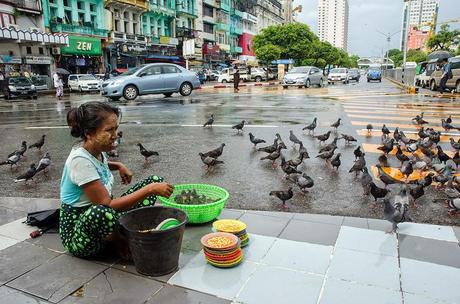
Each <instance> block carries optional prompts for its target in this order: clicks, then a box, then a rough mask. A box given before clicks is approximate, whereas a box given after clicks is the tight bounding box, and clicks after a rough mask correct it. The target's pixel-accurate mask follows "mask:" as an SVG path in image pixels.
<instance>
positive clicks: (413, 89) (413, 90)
mask: <svg viewBox="0 0 460 304" xmlns="http://www.w3.org/2000/svg"><path fill="white" fill-rule="evenodd" d="M383 78H385V79H386V80H388V81H390V82H391V83H393V84H395V85H397V86H398V87H400V88H401V89H404V90H407V92H408V93H410V94H419V95H423V96H426V97H433V98H460V94H455V93H444V94H442V95H441V94H434V93H423V92H419V90H418V88H417V87H413V86H408V85H406V84H403V83H400V82H398V81H396V80H394V79H392V78H389V77H387V76H384V77H383Z"/></svg>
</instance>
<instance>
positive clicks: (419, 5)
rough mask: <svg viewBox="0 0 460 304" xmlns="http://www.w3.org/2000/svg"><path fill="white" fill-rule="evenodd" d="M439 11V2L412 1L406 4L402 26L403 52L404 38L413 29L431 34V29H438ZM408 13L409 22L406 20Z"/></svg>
mask: <svg viewBox="0 0 460 304" xmlns="http://www.w3.org/2000/svg"><path fill="white" fill-rule="evenodd" d="M438 10H439V0H411V1H409V2H405V3H404V7H403V16H402V25H401V50H403V49H404V38H405V36H406V32H407V30H408V29H409V31H411V29H412V28H413V27H416V28H417V30H420V31H424V32H429V31H430V29H431V28H432V29H433V30H435V29H436V21H437V16H438ZM408 11H409V12H408ZM407 12H408V13H409V16H408V20H406V16H407ZM407 35H409V33H407Z"/></svg>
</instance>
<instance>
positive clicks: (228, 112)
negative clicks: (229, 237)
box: [0, 81, 460, 223]
mask: <svg viewBox="0 0 460 304" xmlns="http://www.w3.org/2000/svg"><path fill="white" fill-rule="evenodd" d="M91 100H103V98H101V97H100V96H99V95H96V94H92V95H91V94H89V95H79V94H74V95H71V96H66V97H65V98H64V99H63V100H62V101H56V100H55V98H54V97H53V96H41V97H40V98H39V100H38V101H31V100H26V101H16V102H13V103H7V102H5V101H0V131H1V133H0V142H1V143H2V145H1V147H0V155H2V156H6V155H7V154H8V153H10V152H12V151H13V150H15V149H16V148H17V147H18V146H19V144H20V142H21V140H26V141H28V142H34V141H36V140H38V138H39V137H40V136H41V135H42V134H47V135H48V137H47V143H46V145H45V148H44V150H46V151H49V152H50V153H51V156H52V159H53V167H52V169H51V171H50V173H49V177H44V176H41V175H40V176H39V178H37V185H36V186H35V185H33V184H32V185H31V186H24V185H22V184H14V183H13V182H12V180H13V178H14V177H15V176H16V175H17V174H18V172H10V170H9V169H8V168H7V167H5V166H4V167H0V183H1V185H2V190H1V191H0V195H2V196H29V197H56V198H57V197H58V196H59V179H60V175H61V172H62V166H63V163H64V161H65V159H66V157H67V155H68V153H69V150H70V148H71V146H72V144H74V143H76V140H75V139H74V138H72V137H71V136H70V134H69V132H68V129H67V127H66V123H65V116H66V112H67V111H68V109H69V108H70V107H73V106H77V105H79V104H80V103H82V102H87V101H91ZM116 104H117V105H118V106H119V107H120V108H121V109H122V113H123V118H122V125H121V126H120V130H122V131H123V132H124V138H123V141H122V144H121V147H120V149H119V152H120V158H119V160H120V161H122V162H124V163H125V164H126V165H128V167H129V168H131V170H132V171H133V172H134V173H135V178H136V179H140V178H143V177H146V176H147V175H149V174H158V175H161V176H163V177H165V179H166V180H167V181H170V182H172V183H210V184H216V185H219V186H222V187H224V188H226V189H227V190H228V191H229V192H230V199H229V201H228V203H227V205H226V206H227V207H230V208H242V209H258V210H282V208H281V204H280V203H279V201H277V200H276V199H274V198H271V197H270V196H269V195H268V193H269V192H270V191H271V190H281V189H286V188H287V187H289V186H290V184H289V183H288V182H286V181H284V180H283V179H282V178H283V172H282V171H281V169H276V170H274V169H272V167H271V164H270V162H268V161H267V162H264V161H260V157H262V156H264V154H263V153H261V152H255V151H254V150H253V149H252V144H251V143H250V142H249V139H248V135H247V134H248V133H249V132H252V133H254V135H255V136H256V137H258V138H263V139H265V140H267V142H268V143H272V141H273V138H274V134H275V133H277V132H278V133H280V134H281V136H282V138H283V139H284V141H285V142H286V144H287V146H288V149H287V150H284V151H283V152H284V155H285V156H286V158H287V159H289V158H291V157H294V156H296V155H297V153H298V151H297V150H296V149H293V148H292V145H291V144H290V142H289V140H288V137H289V130H293V131H294V133H295V134H296V135H297V136H298V137H299V138H300V139H301V140H302V141H303V142H304V144H305V146H306V147H307V149H308V151H309V153H310V157H311V158H310V159H308V160H306V161H305V162H304V164H303V165H301V166H300V167H299V169H301V170H302V171H304V172H307V173H308V175H309V176H311V177H312V178H313V179H314V180H315V186H314V188H313V189H312V190H311V192H310V193H309V194H306V195H304V194H301V193H300V192H299V191H298V189H297V188H296V187H294V191H295V195H294V197H293V199H291V200H290V201H289V202H288V206H289V209H288V211H292V212H311V213H328V214H338V215H350V216H362V217H378V218H380V217H381V216H382V212H381V208H379V209H378V210H371V209H370V208H369V202H370V198H365V197H363V196H362V188H361V185H360V181H359V179H356V178H355V177H354V175H353V174H349V173H348V170H349V169H350V168H351V166H352V164H353V159H354V156H353V150H354V149H355V148H356V145H350V146H345V145H344V142H343V141H339V152H341V153H342V166H341V167H340V169H339V170H338V172H336V171H335V170H333V169H332V168H330V166H329V165H326V164H325V163H324V161H322V160H320V159H318V158H315V156H316V155H317V151H318V149H319V144H318V142H317V141H315V140H314V139H313V138H312V137H311V136H309V135H308V134H307V133H305V132H302V128H303V127H304V126H305V124H306V123H309V122H311V121H312V120H313V118H314V117H318V122H319V126H318V128H317V130H316V134H320V133H324V132H326V131H327V130H329V129H330V127H329V125H330V124H331V123H332V122H334V121H336V120H337V118H339V117H341V118H342V119H343V125H342V126H341V127H340V128H339V133H340V132H343V133H346V134H350V135H352V136H354V137H356V138H358V141H359V143H360V144H363V149H364V150H365V151H366V156H367V157H366V159H367V163H368V164H369V165H372V164H375V163H376V159H377V157H378V155H379V154H377V153H376V149H375V148H376V146H377V145H378V144H379V142H380V132H374V133H373V136H371V137H366V136H365V132H363V131H362V129H365V126H366V125H367V124H368V123H372V124H373V125H374V127H375V129H376V130H380V128H381V125H382V124H383V123H386V124H387V126H388V127H389V128H390V130H391V131H393V129H394V127H395V126H396V125H401V126H403V127H402V128H401V129H402V130H404V132H405V133H406V134H408V133H410V132H411V131H412V132H416V129H415V126H414V125H412V124H411V121H410V119H411V118H412V117H414V116H415V115H416V114H418V113H419V112H420V111H424V112H425V117H426V118H427V119H428V120H429V121H430V125H433V126H438V127H439V126H440V118H441V117H444V116H448V115H449V114H453V116H452V117H453V118H454V124H455V123H456V122H459V121H460V106H459V105H458V104H457V102H456V101H455V100H450V99H435V98H432V97H424V96H418V95H406V94H403V93H401V91H400V90H399V89H398V88H396V87H395V86H393V85H392V84H390V83H388V82H385V81H384V82H382V83H371V84H368V83H366V82H361V83H359V84H350V85H335V86H329V87H328V88H322V89H319V88H312V89H308V90H307V89H297V88H290V89H288V90H283V89H282V88H279V87H252V88H244V89H242V90H241V91H240V93H238V94H235V93H233V90H231V89H206V90H199V91H195V92H194V93H193V94H192V96H191V97H186V98H184V97H178V96H173V97H171V98H163V97H162V96H149V97H142V98H140V99H139V100H136V101H135V102H123V101H121V102H118V103H116ZM211 113H214V115H215V123H214V127H213V128H212V129H203V128H202V127H201V125H202V124H203V122H204V121H206V120H207V118H208V117H209V115H210V114H211ZM243 119H244V120H246V121H248V122H249V125H247V127H245V131H244V134H243V135H237V134H236V132H235V131H234V130H232V129H231V128H230V126H231V125H234V124H236V123H238V122H240V121H241V120H243ZM457 119H459V120H457ZM458 135H459V136H460V133H458ZM138 142H142V143H143V144H144V145H145V146H146V147H147V148H149V149H153V150H156V151H158V152H159V154H160V156H159V157H158V158H156V159H154V160H153V161H152V162H151V163H150V165H149V166H148V167H146V168H144V167H143V158H142V156H141V155H140V154H139V152H138V149H137V147H136V146H135V144H136V143H138ZM220 143H225V144H226V147H225V150H224V154H223V156H222V157H221V159H222V160H223V161H224V162H225V164H223V165H221V166H219V167H216V168H215V170H214V171H213V172H205V171H204V169H203V168H202V163H201V161H200V158H199V156H198V152H204V151H207V150H210V149H214V148H216V147H217V146H219V144H220ZM442 146H443V148H445V149H446V150H452V148H451V147H450V145H449V143H448V142H443V143H442ZM26 155H27V158H25V159H24V160H23V161H22V165H21V167H20V170H19V172H22V171H24V170H25V168H26V166H27V165H28V164H30V163H31V162H38V160H39V159H40V156H41V155H40V153H38V152H35V151H29V152H28V153H26ZM397 164H398V162H397V161H394V160H393V159H390V165H391V166H394V167H396V166H397ZM392 189H393V195H394V194H397V192H398V188H397V187H393V188H392ZM122 191H123V188H122V187H116V190H115V194H116V195H118V194H120V193H121V192H122ZM440 195H441V194H440V193H439V192H438V191H431V190H430V191H429V193H428V194H427V195H426V196H425V197H424V198H423V199H421V200H420V208H419V209H418V210H411V215H412V217H413V218H414V219H415V220H416V221H418V222H431V223H455V222H456V221H457V222H458V220H456V219H453V218H449V217H448V216H447V212H446V210H445V209H444V208H443V207H442V206H440V205H438V204H434V203H432V200H433V198H434V197H439V196H440Z"/></svg>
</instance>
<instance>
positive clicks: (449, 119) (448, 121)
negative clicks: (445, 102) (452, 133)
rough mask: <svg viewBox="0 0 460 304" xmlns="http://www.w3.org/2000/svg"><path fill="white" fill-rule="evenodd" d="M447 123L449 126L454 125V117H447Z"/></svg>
mask: <svg viewBox="0 0 460 304" xmlns="http://www.w3.org/2000/svg"><path fill="white" fill-rule="evenodd" d="M446 122H447V123H448V124H451V123H452V115H449V117H447V119H446Z"/></svg>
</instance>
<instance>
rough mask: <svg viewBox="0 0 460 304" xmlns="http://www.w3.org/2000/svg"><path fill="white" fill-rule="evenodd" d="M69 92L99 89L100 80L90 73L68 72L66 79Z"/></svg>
mask: <svg viewBox="0 0 460 304" xmlns="http://www.w3.org/2000/svg"><path fill="white" fill-rule="evenodd" d="M67 83H68V86H69V90H70V92H72V91H79V92H83V91H88V92H89V91H99V90H100V89H101V82H100V80H99V79H97V78H96V77H94V75H90V74H70V75H69V78H68V79H67Z"/></svg>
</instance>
